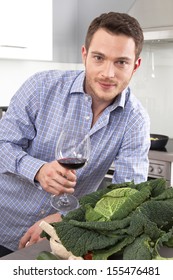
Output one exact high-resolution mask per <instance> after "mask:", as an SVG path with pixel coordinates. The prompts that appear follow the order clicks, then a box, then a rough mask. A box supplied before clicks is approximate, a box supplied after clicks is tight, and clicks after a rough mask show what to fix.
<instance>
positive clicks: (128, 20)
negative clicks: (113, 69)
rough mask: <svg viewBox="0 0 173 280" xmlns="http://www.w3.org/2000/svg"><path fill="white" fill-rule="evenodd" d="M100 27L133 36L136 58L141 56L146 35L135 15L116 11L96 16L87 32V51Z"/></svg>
mask: <svg viewBox="0 0 173 280" xmlns="http://www.w3.org/2000/svg"><path fill="white" fill-rule="evenodd" d="M100 28H103V29H105V30H106V31H108V32H110V33H114V34H117V35H119V34H124V35H126V36H128V37H131V38H133V40H134V42H135V47H136V48H135V55H136V59H137V58H138V57H139V55H140V53H141V51H142V47H143V41H144V36H143V31H142V28H141V26H140V24H139V22H138V21H137V20H136V19H135V18H134V17H131V16H129V15H128V14H125V13H116V12H109V13H104V14H101V15H100V16H99V17H96V18H95V19H94V20H93V21H92V22H91V24H90V26H89V28H88V31H87V34H86V38H85V47H86V50H87V51H88V49H89V46H90V43H91V40H92V38H93V35H94V33H95V32H96V31H97V30H98V29H100Z"/></svg>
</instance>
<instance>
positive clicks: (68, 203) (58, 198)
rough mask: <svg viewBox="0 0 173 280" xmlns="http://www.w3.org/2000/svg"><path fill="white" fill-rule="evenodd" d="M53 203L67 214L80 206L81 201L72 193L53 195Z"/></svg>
mask: <svg viewBox="0 0 173 280" xmlns="http://www.w3.org/2000/svg"><path fill="white" fill-rule="evenodd" d="M51 205H52V207H53V208H55V209H56V210H57V211H58V212H60V213H61V214H62V215H64V216H65V215H66V214H67V213H68V212H70V211H72V210H74V209H77V208H78V207H79V201H78V199H77V198H76V197H75V196H73V195H71V194H65V195H53V196H51Z"/></svg>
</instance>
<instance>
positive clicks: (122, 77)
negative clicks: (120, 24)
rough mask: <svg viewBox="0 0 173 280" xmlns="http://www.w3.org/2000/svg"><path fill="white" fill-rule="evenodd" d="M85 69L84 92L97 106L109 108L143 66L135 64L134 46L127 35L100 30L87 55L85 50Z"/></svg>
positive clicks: (93, 39) (137, 62) (138, 63)
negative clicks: (106, 104)
mask: <svg viewBox="0 0 173 280" xmlns="http://www.w3.org/2000/svg"><path fill="white" fill-rule="evenodd" d="M82 59H83V63H84V65H85V71H86V80H85V91H86V92H87V93H88V94H90V95H91V96H92V98H93V99H95V100H97V101H98V102H106V103H108V104H110V103H111V102H112V101H113V100H114V99H115V97H116V96H117V95H118V94H120V93H121V92H122V91H123V90H124V89H125V88H126V87H127V85H128V84H129V82H130V80H131V77H132V75H133V73H134V71H135V70H136V69H137V68H138V67H139V65H140V59H138V60H137V61H135V42H134V40H133V39H132V38H130V37H127V36H125V35H115V34H111V33H108V32H106V30H104V29H99V30H98V31H97V32H96V33H95V34H94V36H93V38H92V40H91V44H90V46H89V49H88V52H87V51H86V48H85V47H84V46H83V47H82Z"/></svg>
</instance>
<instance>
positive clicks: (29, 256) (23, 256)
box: [0, 240, 173, 260]
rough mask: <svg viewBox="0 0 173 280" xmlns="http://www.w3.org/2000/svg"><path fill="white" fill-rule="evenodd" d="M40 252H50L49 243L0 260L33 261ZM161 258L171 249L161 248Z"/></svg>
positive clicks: (171, 252)
mask: <svg viewBox="0 0 173 280" xmlns="http://www.w3.org/2000/svg"><path fill="white" fill-rule="evenodd" d="M41 251H49V252H50V251H51V249H50V245H49V241H48V240H43V241H40V242H38V243H36V244H34V245H31V246H28V247H26V248H24V249H21V250H18V251H16V252H14V253H11V254H9V255H6V256H4V257H2V258H0V260H35V259H36V258H37V256H38V255H39V253H40V252H41ZM160 254H161V256H163V257H165V258H171V257H172V258H173V248H167V247H163V248H161V250H160Z"/></svg>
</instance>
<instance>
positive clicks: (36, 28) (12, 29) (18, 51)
mask: <svg viewBox="0 0 173 280" xmlns="http://www.w3.org/2000/svg"><path fill="white" fill-rule="evenodd" d="M52 52H53V51H52V0H0V58H15V59H31V60H52Z"/></svg>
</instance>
